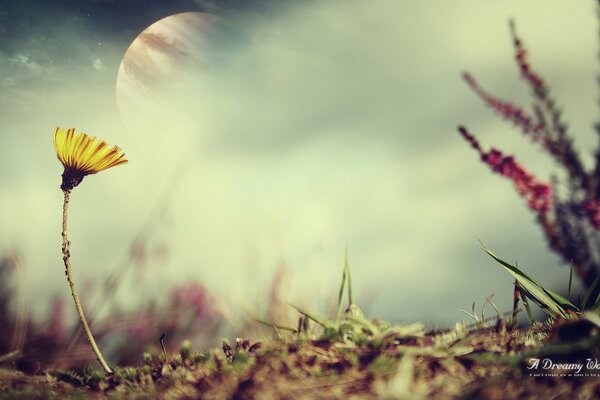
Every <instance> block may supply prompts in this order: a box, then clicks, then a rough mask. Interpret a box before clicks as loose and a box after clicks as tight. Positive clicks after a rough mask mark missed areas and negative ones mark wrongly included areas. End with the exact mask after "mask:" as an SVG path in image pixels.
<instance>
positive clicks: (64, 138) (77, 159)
mask: <svg viewBox="0 0 600 400" xmlns="http://www.w3.org/2000/svg"><path fill="white" fill-rule="evenodd" d="M54 149H55V150H56V155H57V156H58V159H59V160H60V162H61V163H62V165H63V166H64V167H65V170H64V172H63V174H62V184H61V186H60V188H61V189H62V190H63V191H70V190H71V189H73V188H74V187H75V186H77V185H79V183H81V181H82V180H83V177H84V176H86V175H90V174H95V173H97V172H100V171H104V170H105V169H108V168H110V167H114V166H115V165H119V164H123V163H126V162H127V159H126V158H125V154H124V153H123V151H122V150H121V149H120V148H119V147H117V146H114V147H112V148H110V147H109V146H108V143H106V142H105V141H103V140H98V139H96V138H95V137H94V136H88V135H86V134H85V133H83V132H79V133H75V128H71V129H67V130H66V131H65V130H64V129H60V128H56V129H55V130H54Z"/></svg>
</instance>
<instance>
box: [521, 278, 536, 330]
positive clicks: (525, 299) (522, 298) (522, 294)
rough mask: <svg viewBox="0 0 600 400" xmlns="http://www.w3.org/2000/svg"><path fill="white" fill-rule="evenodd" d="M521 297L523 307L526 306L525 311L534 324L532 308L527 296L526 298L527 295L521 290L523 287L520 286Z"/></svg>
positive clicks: (530, 321)
mask: <svg viewBox="0 0 600 400" xmlns="http://www.w3.org/2000/svg"><path fill="white" fill-rule="evenodd" d="M519 295H520V296H521V301H522V302H523V305H524V306H525V311H527V318H528V319H529V323H530V324H533V314H532V313H531V307H530V306H529V300H527V296H525V293H524V292H523V289H522V288H521V286H519Z"/></svg>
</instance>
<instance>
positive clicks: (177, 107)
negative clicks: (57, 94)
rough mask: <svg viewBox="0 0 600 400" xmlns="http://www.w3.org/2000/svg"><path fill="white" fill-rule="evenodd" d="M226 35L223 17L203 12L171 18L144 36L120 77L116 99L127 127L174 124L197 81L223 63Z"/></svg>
mask: <svg viewBox="0 0 600 400" xmlns="http://www.w3.org/2000/svg"><path fill="white" fill-rule="evenodd" d="M224 33H225V30H224V25H223V22H222V20H221V18H219V17H216V16H214V15H211V14H206V13H200V12H188V13H181V14H175V15H171V16H169V17H166V18H163V19H161V20H159V21H157V22H155V23H154V24H152V25H150V26H149V27H148V28H146V29H145V30H144V31H143V32H142V33H140V34H139V35H138V36H137V37H136V38H135V40H133V42H132V43H131V45H130V46H129V48H128V49H127V52H126V53H125V55H124V56H123V59H122V61H121V64H120V66H119V71H118V74H117V82H116V97H117V99H116V100H117V105H118V108H119V113H120V114H121V118H122V120H123V122H124V123H125V125H126V126H127V128H129V129H133V130H139V129H145V128H147V127H149V126H153V127H156V124H160V125H170V124H171V123H172V120H173V119H177V118H178V117H181V115H180V114H181V111H182V108H186V107H183V105H185V104H186V97H188V96H189V95H190V94H191V93H190V91H191V90H193V89H192V88H193V87H196V86H193V85H191V83H192V82H196V81H198V80H199V79H201V76H202V74H203V73H206V72H207V71H209V70H210V69H211V68H213V67H214V65H215V63H216V62H217V61H218V54H219V53H220V49H219V47H220V46H221V45H222V42H223V40H224V39H223V38H224V36H225V35H224ZM196 88H197V87H196ZM188 110H189V108H188ZM178 112H179V114H178ZM184 112H185V111H184Z"/></svg>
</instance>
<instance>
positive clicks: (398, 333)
mask: <svg viewBox="0 0 600 400" xmlns="http://www.w3.org/2000/svg"><path fill="white" fill-rule="evenodd" d="M344 293H347V298H348V303H347V304H348V306H347V307H346V309H345V310H344ZM290 306H292V307H293V308H295V309H296V311H298V312H299V313H300V314H301V319H300V323H299V324H298V325H299V326H298V328H297V329H295V328H290V327H286V326H282V325H278V324H276V323H273V322H267V321H263V320H258V319H255V321H256V322H259V323H262V324H264V325H268V326H270V327H272V328H273V329H275V331H276V332H277V333H278V334H279V331H281V330H285V331H290V332H292V333H296V334H299V335H300V334H302V333H304V334H307V332H308V329H307V322H308V321H309V320H311V321H313V322H315V323H316V324H317V325H319V326H320V327H321V328H322V333H321V336H320V338H319V339H320V340H325V341H336V340H341V341H348V342H353V343H355V344H357V345H361V344H365V343H371V344H373V345H375V346H378V345H381V344H382V343H383V342H384V340H385V339H399V338H417V337H423V335H424V333H425V326H424V325H423V323H422V322H415V323H412V324H410V325H391V324H389V323H387V322H384V321H378V320H369V319H368V318H366V317H365V314H364V313H363V311H362V310H361V309H360V307H359V306H358V305H356V304H354V301H353V297H352V280H351V277H350V268H349V266H348V251H347V250H346V252H345V256H344V267H343V270H342V279H341V284H340V289H339V294H338V303H337V310H336V317H335V320H330V319H327V318H326V317H323V316H321V315H318V314H316V313H313V312H310V311H308V310H305V309H304V308H302V307H299V306H297V305H294V304H290Z"/></svg>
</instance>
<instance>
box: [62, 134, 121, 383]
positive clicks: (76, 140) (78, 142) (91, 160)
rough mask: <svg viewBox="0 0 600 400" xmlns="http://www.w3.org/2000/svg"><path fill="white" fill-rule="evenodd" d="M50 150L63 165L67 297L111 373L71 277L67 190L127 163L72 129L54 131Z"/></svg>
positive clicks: (115, 152)
mask: <svg viewBox="0 0 600 400" xmlns="http://www.w3.org/2000/svg"><path fill="white" fill-rule="evenodd" d="M54 149H55V150H56V155H57V156H58V159H59V160H60V162H61V163H62V165H63V166H64V171H63V174H62V183H61V185H60V188H61V189H62V191H63V194H64V202H63V219H62V238H63V243H62V254H63V262H64V264H65V274H66V276H67V281H68V282H69V286H70V288H71V295H72V296H73V301H74V302H75V309H76V310H77V314H78V315H79V320H80V321H81V326H82V327H83V330H84V331H85V334H86V335H87V338H88V341H89V342H90V345H91V346H92V350H93V351H94V353H95V354H96V358H97V359H98V362H99V363H100V365H102V368H103V369H104V371H106V372H107V373H111V372H112V371H111V369H110V367H109V366H108V364H107V363H106V361H105V360H104V357H102V353H100V349H99V348H98V345H97V344H96V341H95V340H94V336H93V335H92V331H91V330H90V327H89V325H88V323H87V320H86V318H85V315H84V313H83V308H82V307H81V301H80V300H79V295H78V294H77V290H76V289H75V283H74V281H73V274H72V272H71V260H70V259H71V251H70V244H71V243H70V242H69V239H68V237H67V221H68V218H67V217H68V209H69V200H70V196H71V191H72V190H73V189H74V188H75V187H76V186H77V185H79V184H80V183H81V181H82V180H83V178H84V177H85V176H86V175H91V174H95V173H98V172H100V171H103V170H105V169H108V168H111V167H114V166H116V165H119V164H123V163H126V162H127V159H126V158H125V154H124V153H123V151H122V150H121V149H120V148H118V147H116V146H114V147H112V148H110V147H109V146H108V144H107V143H106V142H105V141H100V140H98V139H96V138H95V137H93V136H92V137H90V136H88V135H86V134H85V133H83V132H79V133H75V129H74V128H72V129H68V130H66V131H65V130H63V129H60V128H56V130H55V131H54Z"/></svg>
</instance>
